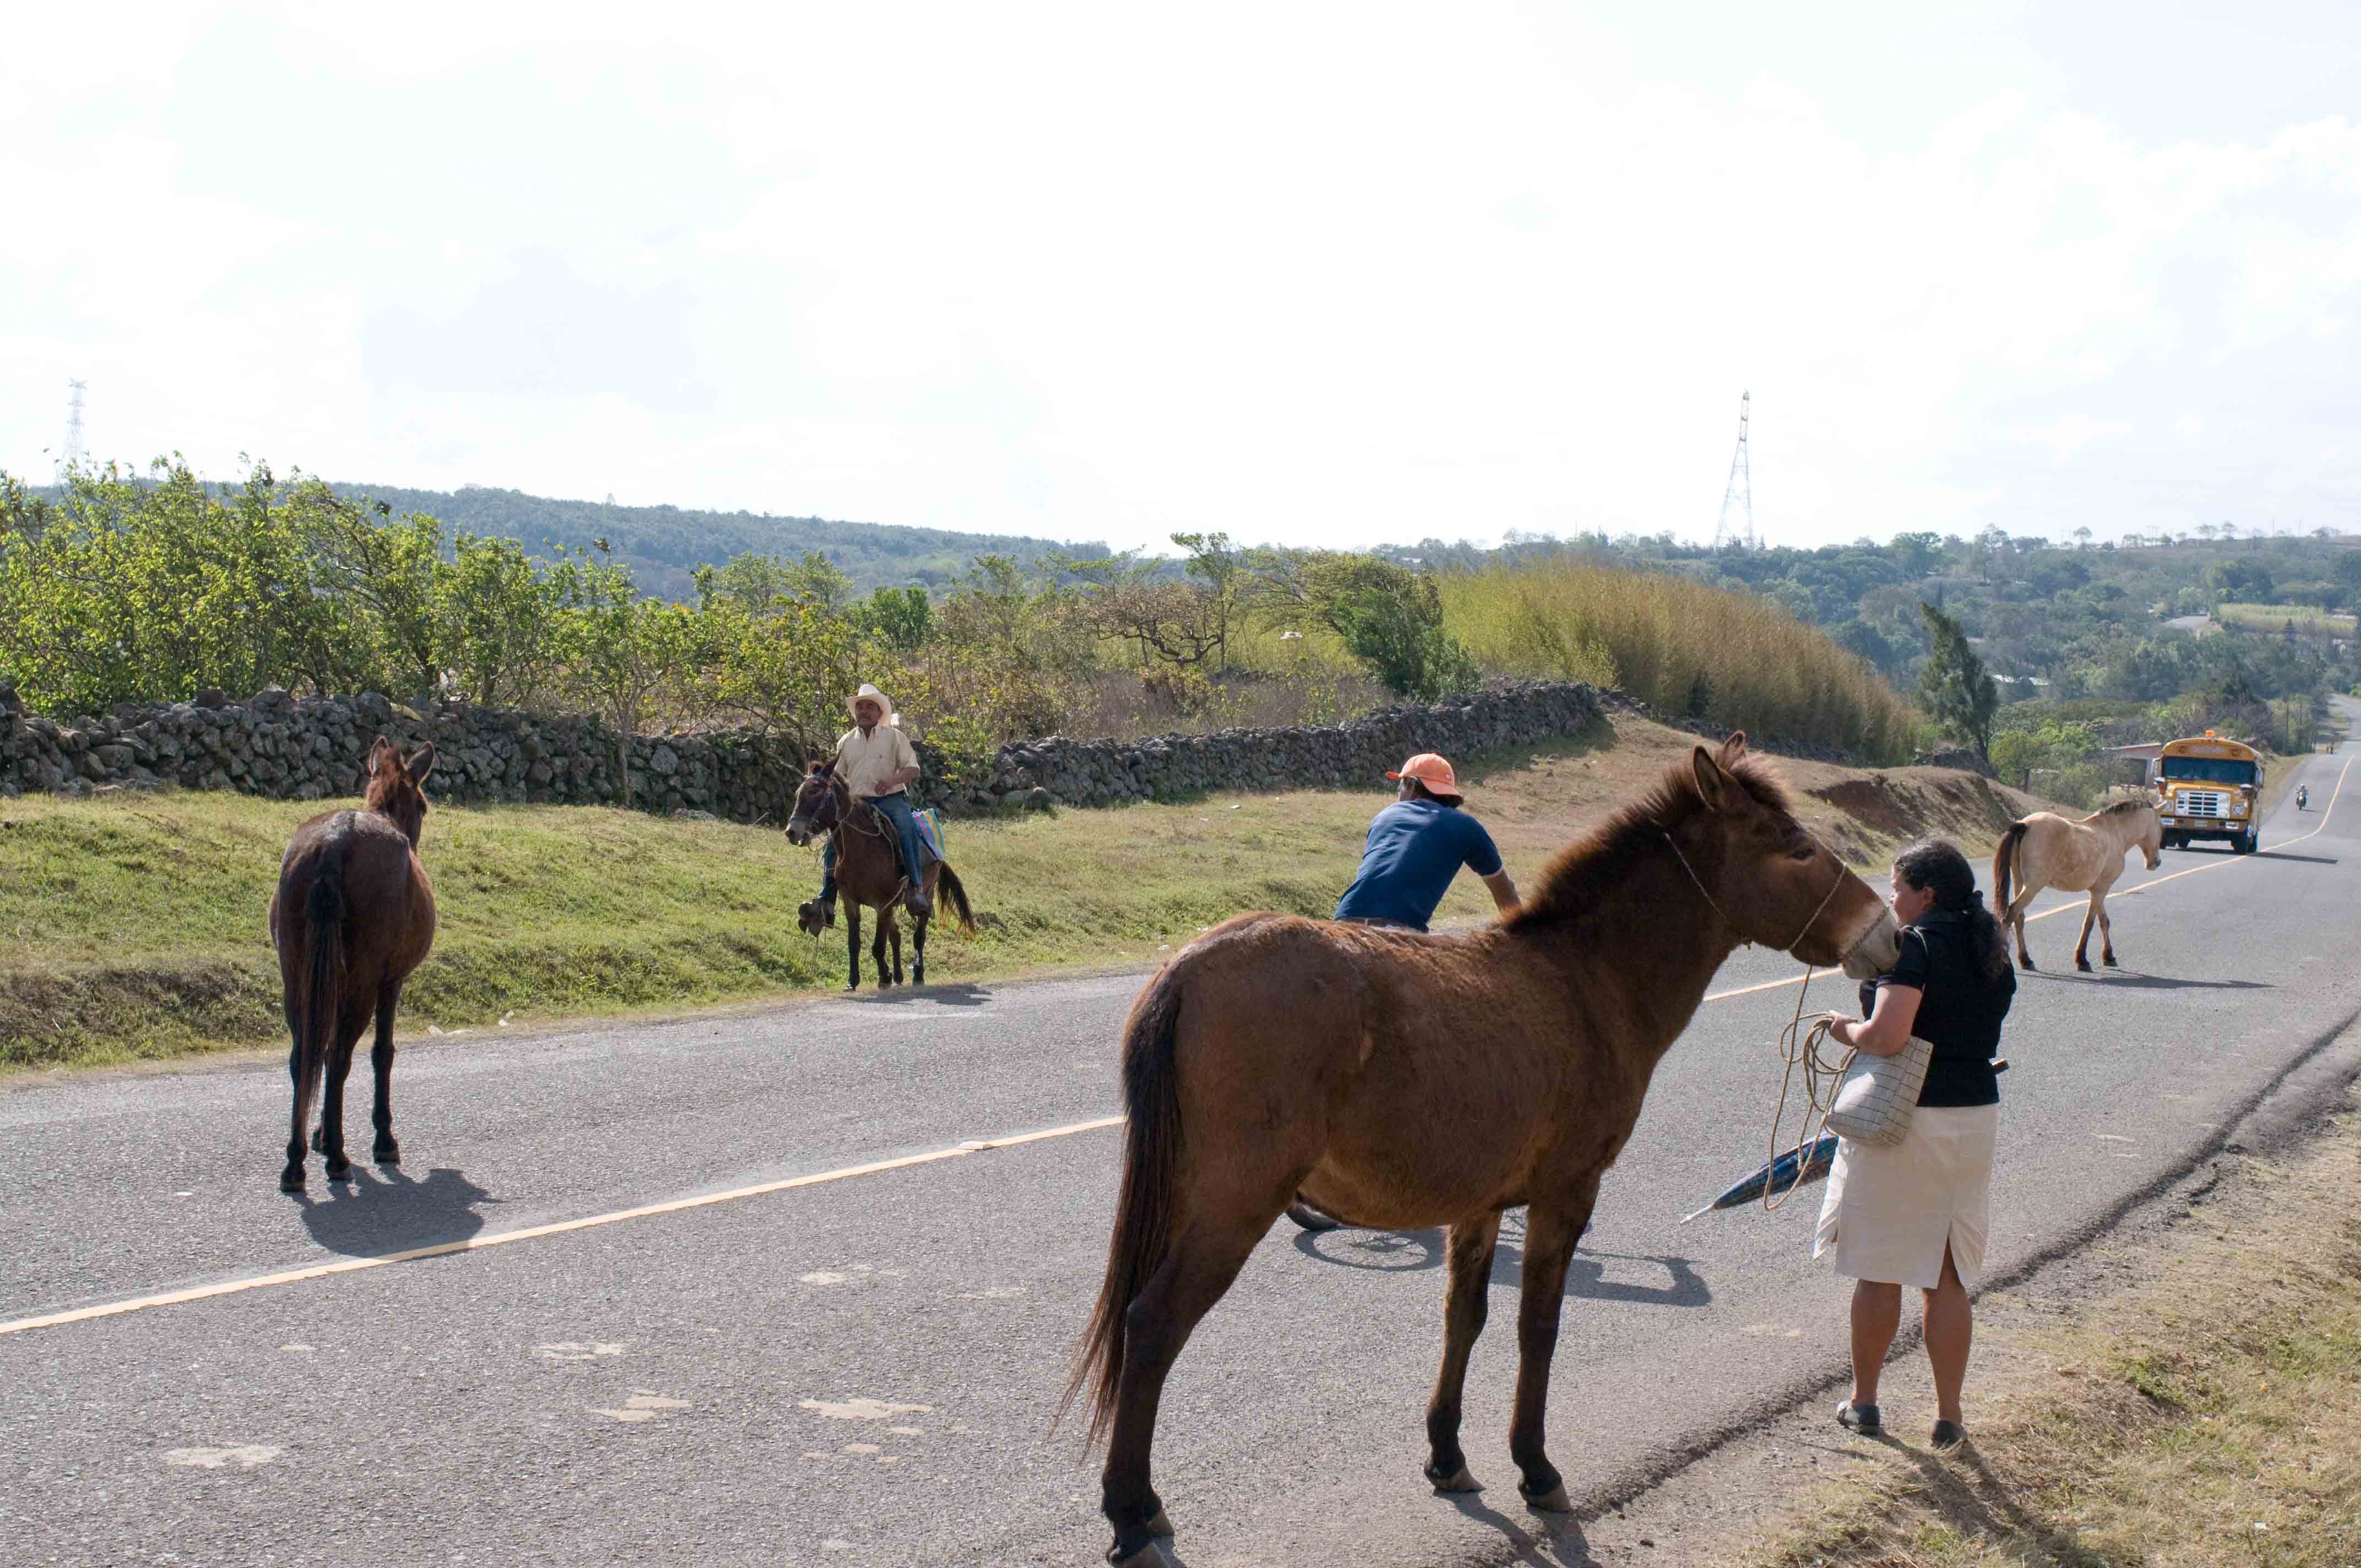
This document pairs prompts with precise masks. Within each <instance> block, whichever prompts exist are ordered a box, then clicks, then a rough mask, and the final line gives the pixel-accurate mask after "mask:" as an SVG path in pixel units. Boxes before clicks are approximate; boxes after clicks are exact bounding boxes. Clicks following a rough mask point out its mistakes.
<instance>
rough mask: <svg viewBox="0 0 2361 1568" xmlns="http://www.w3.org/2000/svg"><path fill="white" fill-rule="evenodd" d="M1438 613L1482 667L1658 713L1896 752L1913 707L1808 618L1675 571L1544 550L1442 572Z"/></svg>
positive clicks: (1914, 739)
mask: <svg viewBox="0 0 2361 1568" xmlns="http://www.w3.org/2000/svg"><path fill="white" fill-rule="evenodd" d="M1442 588H1443V603H1444V626H1445V628H1446V629H1447V630H1449V631H1450V632H1451V633H1452V634H1453V635H1454V636H1455V637H1457V638H1459V639H1460V640H1461V641H1464V642H1466V644H1467V646H1468V648H1469V650H1470V651H1471V652H1474V653H1475V655H1476V657H1477V660H1478V661H1479V662H1481V663H1483V665H1484V666H1485V668H1487V669H1488V670H1493V671H1499V672H1502V673H1505V674H1520V675H1545V676H1550V677H1554V678H1557V679H1563V680H1586V681H1592V682H1596V683H1598V684H1599V685H1614V686H1620V687H1621V688H1622V689H1623V690H1625V691H1627V692H1629V693H1631V695H1632V696H1637V697H1640V698H1642V699H1644V700H1645V701H1647V702H1649V703H1651V704H1653V705H1654V706H1655V707H1660V708H1663V709H1664V710H1665V711H1667V712H1671V713H1686V714H1690V715H1692V716H1694V717H1700V718H1711V719H1713V720H1715V721H1716V722H1717V723H1721V724H1730V725H1735V726H1738V727H1740V728H1742V729H1754V730H1758V731H1761V732H1763V733H1764V734H1768V735H1776V736H1778V737H1780V738H1781V739H1783V740H1789V741H1794V742H1801V743H1805V744H1810V745H1818V746H1832V747H1837V748H1839V749H1841V750H1844V751H1850V752H1853V753H1855V754H1857V755H1860V756H1863V757H1867V758H1871V759H1872V760H1878V761H1886V762H1892V761H1897V760H1899V759H1901V758H1903V757H1905V756H1907V755H1909V754H1910V752H1911V751H1913V750H1914V749H1915V748H1916V745H1917V744H1918V742H1919V740H1920V739H1921V731H1922V729H1924V720H1923V719H1922V718H1921V717H1920V716H1919V714H1918V712H1917V710H1916V708H1914V707H1912V706H1911V705H1910V704H1909V703H1908V702H1906V701H1905V700H1904V699H1903V698H1902V697H1901V696H1899V695H1897V694H1896V693H1895V692H1894V688H1893V687H1891V686H1889V685H1886V684H1885V682H1884V681H1883V679H1882V678H1880V676H1879V675H1878V674H1877V673H1876V672H1875V671H1874V670H1872V669H1871V668H1870V667H1869V666H1868V665H1867V664H1865V663H1862V662H1861V660H1860V659H1858V658H1856V657H1855V656H1854V655H1852V654H1851V653H1849V652H1846V651H1845V650H1843V649H1841V648H1839V647H1838V646H1837V645H1836V644H1835V643H1834V642H1832V641H1829V640H1828V637H1827V635H1826V634H1825V633H1823V632H1821V631H1819V630H1817V629H1816V628H1813V627H1809V626H1806V625H1805V624H1804V623H1803V622H1801V621H1799V620H1795V617H1793V616H1791V615H1789V614H1788V613H1787V612H1786V611H1784V610H1783V609H1779V608H1777V607H1776V606H1775V605H1773V604H1771V603H1769V602H1767V601H1765V600H1763V599H1759V598H1753V597H1752V596H1751V595H1746V594H1735V593H1730V592H1728V591H1726V590H1723V589H1720V588H1711V587H1705V586H1703V585H1701V584H1698V583H1693V582H1690V581H1689V580H1687V579H1686V578H1684V577H1675V576H1650V575H1646V574H1642V573H1638V572H1631V571H1624V570H1621V569H1619V568H1616V567H1611V566H1598V565H1585V564H1582V563H1579V562H1573V561H1554V562H1549V563H1545V564H1543V565H1531V566H1519V567H1514V568H1510V567H1496V568H1493V569H1490V570H1487V571H1481V572H1463V573H1455V574H1451V575H1448V576H1444V578H1443V579H1442Z"/></svg>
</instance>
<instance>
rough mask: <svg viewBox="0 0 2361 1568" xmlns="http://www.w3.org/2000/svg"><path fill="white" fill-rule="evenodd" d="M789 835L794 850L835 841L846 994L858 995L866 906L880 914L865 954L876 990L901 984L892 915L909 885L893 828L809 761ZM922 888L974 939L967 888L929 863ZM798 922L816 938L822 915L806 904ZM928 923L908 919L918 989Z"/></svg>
mask: <svg viewBox="0 0 2361 1568" xmlns="http://www.w3.org/2000/svg"><path fill="white" fill-rule="evenodd" d="M786 831H787V842H788V843H790V844H793V845H795V846H796V848H797V849H801V848H803V846H805V845H806V844H808V843H810V842H811V841H812V840H813V839H817V838H818V837H819V836H820V835H821V834H823V833H829V834H833V835H835V838H836V896H837V897H838V899H839V900H840V901H841V902H842V904H843V905H844V944H845V954H846V957H847V958H848V959H850V961H851V966H852V972H851V977H850V978H849V979H847V980H846V981H845V982H844V989H845V990H847V991H858V990H860V989H861V911H862V907H863V906H864V905H865V906H867V907H868V908H871V909H873V910H875V911H876V912H877V936H876V938H875V940H873V942H872V943H871V944H870V948H869V952H870V957H871V958H873V959H875V960H876V964H877V984H878V988H879V989H880V990H883V989H884V987H886V986H889V985H899V984H901V983H902V927H901V922H900V921H899V920H898V919H897V918H896V917H895V911H896V910H897V909H899V908H900V907H901V905H902V899H903V895H904V894H906V892H907V891H908V883H907V882H906V879H905V878H904V877H903V875H902V857H901V854H900V852H899V851H898V850H895V838H894V825H893V824H892V823H891V822H889V821H887V820H886V819H885V817H884V813H882V812H880V811H879V810H878V809H877V808H876V807H875V806H871V805H869V804H868V803H867V802H866V801H857V800H855V799H853V798H852V786H851V785H850V784H846V783H845V782H844V777H843V775H842V774H840V773H838V772H837V771H836V764H835V763H834V762H814V763H812V764H811V770H810V771H809V772H808V773H805V774H804V781H803V783H802V784H799V785H797V786H796V802H795V805H794V806H793V807H792V808H791V809H790V811H789V814H788V817H787V829H786ZM924 885H925V888H926V891H927V895H928V898H929V899H934V900H939V899H945V898H948V899H950V907H951V908H952V909H953V910H955V911H957V912H958V914H959V920H960V927H961V929H962V930H964V931H966V932H968V933H969V934H970V935H972V934H973V933H974V931H975V916H973V915H972V914H971V913H970V912H969V910H968V906H967V889H966V888H965V887H963V886H961V883H960V879H959V876H958V874H957V873H956V872H953V871H952V870H951V868H950V866H949V865H946V864H945V863H944V862H942V861H929V862H928V866H927V870H926V872H925V883H924ZM801 918H802V925H803V928H804V930H805V932H806V933H807V934H808V935H818V931H819V926H820V919H821V916H820V911H819V908H818V905H816V904H814V905H806V906H805V908H804V912H803V915H802V917H801ZM928 918H929V916H925V915H919V914H917V913H913V914H912V915H911V916H910V948H911V970H910V975H911V980H912V981H913V982H914V983H916V984H918V985H924V984H926V983H927V922H928ZM889 941H890V942H891V943H892V944H893V948H894V965H893V968H892V969H891V970H888V969H887V968H886V965H885V948H886V944H887V943H888V942H889Z"/></svg>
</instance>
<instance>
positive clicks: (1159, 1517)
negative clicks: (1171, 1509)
mask: <svg viewBox="0 0 2361 1568" xmlns="http://www.w3.org/2000/svg"><path fill="white" fill-rule="evenodd" d="M1148 1534H1150V1535H1153V1536H1157V1537H1159V1538H1160V1539H1162V1540H1165V1541H1170V1540H1171V1539H1172V1516H1171V1515H1170V1514H1168V1513H1166V1512H1165V1511H1164V1510H1163V1509H1162V1508H1159V1509H1157V1510H1156V1517H1155V1518H1154V1519H1149V1520H1148Z"/></svg>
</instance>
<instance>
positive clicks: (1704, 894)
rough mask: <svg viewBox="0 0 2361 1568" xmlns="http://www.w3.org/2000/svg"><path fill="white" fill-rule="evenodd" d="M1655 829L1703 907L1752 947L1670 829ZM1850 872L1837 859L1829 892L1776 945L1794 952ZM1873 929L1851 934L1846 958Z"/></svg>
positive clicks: (1816, 842) (1817, 845)
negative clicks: (1789, 937) (1787, 938)
mask: <svg viewBox="0 0 2361 1568" xmlns="http://www.w3.org/2000/svg"><path fill="white" fill-rule="evenodd" d="M1656 831H1657V832H1659V833H1663V834H1664V845H1665V847H1666V848H1667V849H1669V850H1672V851H1673V859H1675V860H1676V861H1680V863H1681V870H1683V871H1685V872H1688V873H1689V882H1690V883H1691V884H1692V885H1694V886H1695V887H1696V888H1697V896H1698V897H1699V898H1702V899H1704V900H1705V902H1706V907H1707V908H1708V909H1710V910H1712V911H1713V912H1714V913H1715V914H1716V915H1719V916H1721V923H1722V924H1723V925H1725V926H1727V927H1730V929H1731V930H1733V931H1735V932H1737V933H1738V936H1739V940H1741V941H1742V942H1744V943H1745V944H1746V945H1747V946H1749V947H1752V946H1753V945H1754V938H1752V937H1749V936H1748V935H1747V934H1746V928H1745V927H1742V926H1741V925H1740V924H1739V923H1738V922H1737V921H1735V920H1732V919H1731V918H1730V912H1729V911H1727V910H1725V909H1724V908H1722V906H1721V905H1719V903H1717V902H1715V900H1714V896H1713V894H1712V893H1711V892H1710V891H1709V890H1708V888H1707V887H1706V885H1705V879H1704V878H1703V877H1701V876H1699V875H1697V868H1696V867H1695V866H1692V865H1691V864H1689V858H1688V857H1687V856H1686V855H1684V854H1682V853H1681V847H1680V844H1679V843H1678V841H1676V840H1675V839H1674V838H1673V836H1672V834H1671V833H1669V832H1666V831H1665V829H1664V828H1657V829H1656ZM1804 837H1806V839H1811V840H1812V843H1813V846H1814V847H1815V848H1817V849H1822V850H1827V849H1828V846H1827V845H1826V844H1823V843H1821V842H1820V841H1819V839H1817V838H1814V837H1813V835H1811V834H1810V833H1808V832H1807V833H1806V834H1805V835H1804ZM1828 858H1829V859H1830V860H1836V853H1835V851H1834V850H1829V853H1828ZM1851 874H1852V873H1851V872H1848V871H1846V870H1845V867H1844V862H1843V861H1837V874H1836V880H1835V881H1834V882H1831V883H1828V892H1826V893H1824V894H1820V902H1819V903H1818V904H1817V905H1814V906H1813V908H1812V913H1811V915H1810V916H1808V917H1806V920H1805V921H1804V924H1803V927H1802V928H1801V929H1799V930H1798V931H1797V932H1796V933H1795V938H1794V940H1792V941H1788V942H1785V943H1784V944H1782V945H1781V947H1780V949H1779V950H1780V951H1781V952H1783V953H1793V952H1794V951H1795V945H1796V943H1798V942H1801V941H1802V940H1803V939H1804V938H1806V937H1808V936H1810V935H1811V934H1812V927H1815V926H1817V925H1818V924H1819V923H1820V916H1822V915H1825V914H1826V913H1828V901H1829V900H1831V899H1833V898H1834V897H1836V895H1837V889H1839V888H1840V887H1842V886H1843V885H1844V884H1845V879H1846V878H1847V877H1849V876H1850V875H1851ZM1876 929H1877V927H1875V926H1873V925H1872V926H1871V927H1869V928H1868V930H1864V931H1863V932H1861V935H1860V936H1858V937H1856V938H1853V943H1852V947H1851V948H1846V949H1845V952H1844V956H1845V958H1848V959H1849V958H1850V957H1852V955H1853V948H1858V947H1860V946H1861V943H1863V942H1865V941H1867V940H1868V939H1869V935H1870V932H1871V931H1874V930H1876ZM1839 963H1841V960H1839Z"/></svg>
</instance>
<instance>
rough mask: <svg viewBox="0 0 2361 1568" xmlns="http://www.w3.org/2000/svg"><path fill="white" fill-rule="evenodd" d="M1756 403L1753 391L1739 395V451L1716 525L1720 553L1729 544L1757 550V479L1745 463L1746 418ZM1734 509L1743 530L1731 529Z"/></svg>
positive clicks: (1732, 460)
mask: <svg viewBox="0 0 2361 1568" xmlns="http://www.w3.org/2000/svg"><path fill="white" fill-rule="evenodd" d="M1753 400H1754V394H1753V393H1752V391H1745V392H1741V393H1740V394H1739V395H1738V450H1737V451H1735V452H1732V453H1731V454H1730V483H1729V484H1728V485H1726V486H1724V487H1723V488H1722V492H1721V519H1720V521H1719V522H1717V523H1715V524H1714V529H1713V547H1714V548H1715V549H1717V550H1719V549H1720V548H1722V546H1724V545H1726V544H1743V545H1744V546H1745V547H1746V548H1747V549H1749V550H1752V549H1754V548H1755V547H1756V540H1755V537H1754V476H1753V474H1752V471H1751V470H1750V469H1749V468H1748V466H1747V462H1746V417H1747V413H1748V411H1749V408H1750V405H1752V402H1753ZM1733 506H1735V507H1736V508H1737V510H1738V511H1739V514H1740V516H1741V520H1742V526H1741V528H1732V527H1731V526H1730V509H1731V508H1732V507H1733Z"/></svg>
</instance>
